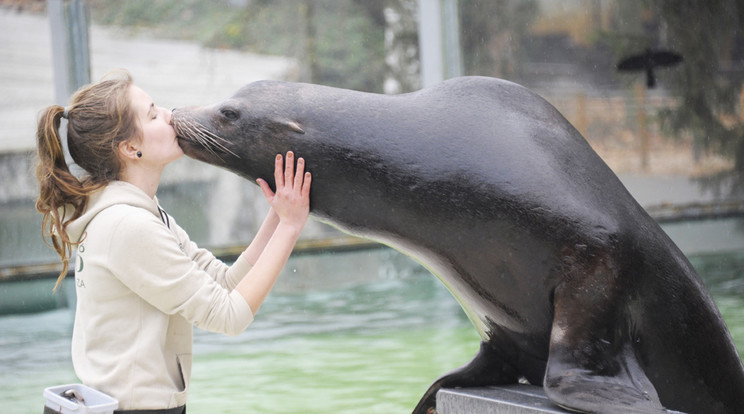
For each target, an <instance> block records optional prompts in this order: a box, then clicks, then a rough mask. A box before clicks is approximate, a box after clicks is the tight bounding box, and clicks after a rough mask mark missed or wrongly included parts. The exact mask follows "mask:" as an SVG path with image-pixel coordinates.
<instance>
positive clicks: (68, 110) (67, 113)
mask: <svg viewBox="0 0 744 414" xmlns="http://www.w3.org/2000/svg"><path fill="white" fill-rule="evenodd" d="M68 116H70V107H69V106H65V111H64V112H62V118H65V119H67V117H68Z"/></svg>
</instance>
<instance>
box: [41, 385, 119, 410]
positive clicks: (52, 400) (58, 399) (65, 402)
mask: <svg viewBox="0 0 744 414" xmlns="http://www.w3.org/2000/svg"><path fill="white" fill-rule="evenodd" d="M67 390H75V391H77V392H78V393H79V394H80V395H81V396H82V397H83V400H84V401H75V400H70V399H68V398H66V397H63V396H62V393H64V392H65V391H67ZM44 398H46V406H47V407H49V408H51V409H52V410H54V411H55V412H59V413H62V414H112V413H113V412H114V410H116V409H117V408H118V407H119V401H117V400H116V399H114V398H112V397H110V396H108V395H106V394H104V393H102V392H100V391H96V390H94V389H93V388H90V387H86V386H85V385H82V384H67V385H57V386H55V387H49V388H47V389H45V390H44Z"/></svg>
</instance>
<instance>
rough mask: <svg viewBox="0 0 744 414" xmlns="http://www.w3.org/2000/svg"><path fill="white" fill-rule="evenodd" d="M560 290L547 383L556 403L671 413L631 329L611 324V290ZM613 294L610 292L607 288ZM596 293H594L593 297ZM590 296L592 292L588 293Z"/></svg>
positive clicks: (617, 412) (615, 411)
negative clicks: (638, 352) (637, 350)
mask: <svg viewBox="0 0 744 414" xmlns="http://www.w3.org/2000/svg"><path fill="white" fill-rule="evenodd" d="M562 291H563V293H565V295H562V293H561V289H557V290H556V293H555V302H554V306H555V308H554V309H555V313H554V320H553V327H552V331H551V335H550V351H549V355H548V366H547V369H546V371H545V380H544V382H543V388H544V390H545V394H546V395H547V396H548V398H549V399H550V400H551V401H552V402H553V403H555V404H557V405H559V406H561V407H563V408H565V409H567V410H571V411H575V412H580V413H603V414H621V413H623V414H624V413H646V414H652V413H654V414H658V413H668V411H666V410H665V409H664V407H663V406H662V405H661V402H660V401H659V396H658V394H657V392H656V389H655V388H654V386H653V384H652V383H651V381H650V380H649V379H648V377H647V376H646V374H645V372H644V371H643V368H642V367H641V365H640V364H639V362H638V359H637V356H636V354H635V352H634V350H633V346H632V344H631V341H630V339H629V336H628V335H627V333H623V332H618V331H616V330H614V329H607V326H616V324H613V323H608V322H607V321H608V320H610V319H612V318H616V317H618V316H619V315H618V310H617V308H614V307H613V306H612V305H609V304H613V303H614V302H613V301H612V300H611V299H612V297H611V295H609V296H608V297H605V298H604V299H605V300H607V301H597V300H596V292H591V291H590V290H589V289H576V288H575V287H574V288H571V289H563V290H562ZM606 293H607V292H606ZM592 295H593V296H594V297H592ZM585 296H586V297H585Z"/></svg>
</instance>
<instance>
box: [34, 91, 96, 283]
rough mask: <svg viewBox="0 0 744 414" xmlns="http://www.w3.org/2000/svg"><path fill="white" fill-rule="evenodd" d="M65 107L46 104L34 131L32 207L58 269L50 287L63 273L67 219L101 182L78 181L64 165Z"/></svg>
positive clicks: (66, 259)
mask: <svg viewBox="0 0 744 414" xmlns="http://www.w3.org/2000/svg"><path fill="white" fill-rule="evenodd" d="M64 112H65V108H63V107H61V106H59V105H52V106H50V107H48V108H47V109H46V110H44V112H43V113H42V115H41V119H40V120H39V126H38V130H37V133H36V139H37V151H38V157H39V164H38V165H37V167H36V179H37V180H38V181H39V198H38V199H37V200H36V210H38V211H39V212H40V213H41V214H42V216H43V218H42V221H41V231H42V236H43V237H44V240H45V241H46V242H47V244H50V243H51V246H50V247H52V248H53V249H54V250H55V251H56V252H57V254H58V255H59V257H60V259H61V261H62V271H61V272H60V274H59V276H58V277H57V282H56V283H55V285H54V290H57V288H58V287H59V285H60V283H62V280H63V279H64V277H65V275H66V274H67V270H68V268H69V262H70V256H71V255H72V248H73V246H75V245H76V244H77V242H72V241H71V240H70V238H69V236H68V234H67V230H66V227H67V223H69V222H70V221H72V220H75V219H76V218H78V217H80V215H82V214H83V211H85V207H86V205H87V201H88V195H89V194H90V193H91V192H93V191H95V190H96V189H98V188H100V187H101V186H102V185H101V184H98V185H92V186H91V185H86V184H84V183H82V182H80V181H79V180H78V179H77V178H76V177H75V176H74V175H73V174H72V173H70V169H69V168H68V166H67V162H66V161H65V154H64V151H63V149H62V140H61V139H60V133H59V126H60V122H61V118H62V116H63V114H64Z"/></svg>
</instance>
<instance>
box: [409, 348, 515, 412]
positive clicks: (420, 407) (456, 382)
mask: <svg viewBox="0 0 744 414" xmlns="http://www.w3.org/2000/svg"><path fill="white" fill-rule="evenodd" d="M517 381H518V375H517V372H516V370H515V369H514V367H513V366H512V364H511V363H508V362H505V361H504V359H503V358H502V357H501V355H500V354H499V353H498V352H497V351H496V350H495V349H494V348H493V347H491V346H490V345H489V344H487V343H485V342H481V344H480V350H478V353H477V354H475V357H473V359H472V360H471V361H470V362H468V363H467V364H465V365H463V366H462V367H460V368H457V369H455V370H453V371H450V372H448V373H447V374H444V375H442V376H441V377H439V379H437V380H436V381H434V383H433V384H431V386H430V387H429V389H428V390H426V392H425V393H424V396H423V397H421V400H420V401H419V403H418V404H417V405H416V408H415V409H414V410H413V414H427V413H431V412H434V408H435V406H436V396H437V391H439V390H440V389H441V388H453V387H477V386H486V385H499V384H515V383H517Z"/></svg>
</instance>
